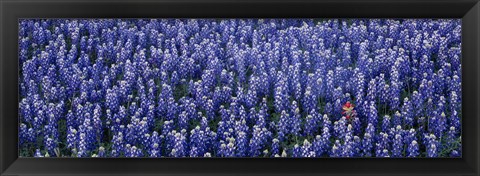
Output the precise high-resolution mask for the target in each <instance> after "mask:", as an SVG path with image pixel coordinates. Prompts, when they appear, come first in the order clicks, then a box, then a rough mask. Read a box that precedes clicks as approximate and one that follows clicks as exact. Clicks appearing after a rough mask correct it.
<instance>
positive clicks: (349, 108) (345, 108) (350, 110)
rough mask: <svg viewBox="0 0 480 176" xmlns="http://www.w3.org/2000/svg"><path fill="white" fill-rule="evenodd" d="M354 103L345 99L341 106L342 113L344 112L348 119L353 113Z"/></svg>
mask: <svg viewBox="0 0 480 176" xmlns="http://www.w3.org/2000/svg"><path fill="white" fill-rule="evenodd" d="M353 108H354V105H353V104H352V103H350V102H349V101H347V103H345V104H344V105H343V107H342V109H343V112H342V114H345V117H346V118H347V120H348V119H350V117H352V115H354V110H353Z"/></svg>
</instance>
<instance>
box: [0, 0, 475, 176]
mask: <svg viewBox="0 0 480 176" xmlns="http://www.w3.org/2000/svg"><path fill="white" fill-rule="evenodd" d="M0 12H1V13H0V19H1V20H0V25H1V26H0V30H1V31H0V40H1V43H0V46H1V47H0V175H109V174H110V175H465V176H467V175H471V176H474V175H479V173H480V171H479V168H480V162H479V159H480V155H479V154H480V152H479V150H480V146H479V144H480V130H479V129H480V128H479V126H480V123H479V122H480V120H479V118H480V108H479V107H480V105H479V102H480V94H479V91H480V71H479V69H480V62H479V61H480V52H479V50H480V3H479V1H478V0H297V1H294V0H176V1H174V0H156V1H154V0H139V1H135V0H98V1H95V0H82V1H79V0H37V1H34V0H1V1H0ZM300 17H302V18H303V17H305V18H462V57H463V58H462V66H463V68H462V71H463V73H462V75H463V77H462V80H463V83H462V84H463V85H462V97H463V102H462V108H463V109H462V112H463V116H462V118H463V122H462V132H463V134H462V135H463V137H462V138H463V141H462V143H463V149H462V150H463V156H462V158H433V159H432V158H415V159H410V158H401V159H395V158H363V159H361V158H353V159H352V158H281V159H279V158H238V159H234V158H155V159H154V158H141V159H136V158H18V153H17V151H18V146H17V144H18V142H17V136H18V122H17V120H18V93H17V92H18V86H17V85H18V77H17V73H18V69H19V68H18V57H17V56H18V52H17V48H18V35H17V32H18V19H19V18H300Z"/></svg>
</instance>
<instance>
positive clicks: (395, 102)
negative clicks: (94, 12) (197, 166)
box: [18, 19, 462, 157]
mask: <svg viewBox="0 0 480 176" xmlns="http://www.w3.org/2000/svg"><path fill="white" fill-rule="evenodd" d="M19 61H20V63H19V64H20V67H19V68H20V72H19V85H18V86H19V89H20V99H19V117H20V120H19V126H18V128H19V146H20V151H19V152H20V156H24V157H33V156H34V157H460V156H461V154H462V150H461V149H462V148H461V115H462V111H461V102H462V97H461V95H462V92H461V82H462V81H461V78H462V75H461V74H462V71H461V67H462V66H461V21H460V20H458V19H435V20H430V19H406V20H405V19H398V20H397V19H396V20H393V19H344V20H337V19H326V20H325V19H222V20H220V19H218V20H217V19H181V20H180V19H148V20H142V19H85V20H81V19H79V20H69V19H49V20H40V19H37V20H29V19H23V20H20V21H19Z"/></svg>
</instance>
